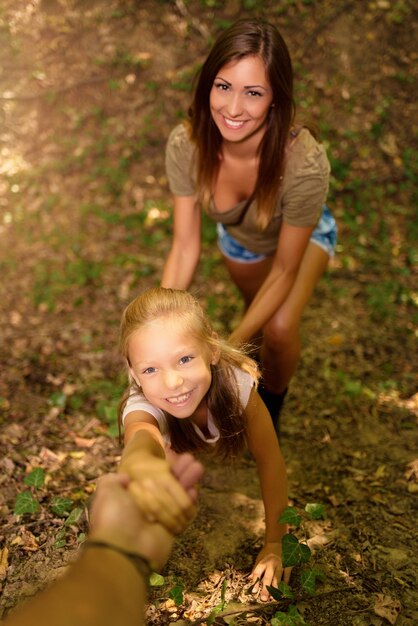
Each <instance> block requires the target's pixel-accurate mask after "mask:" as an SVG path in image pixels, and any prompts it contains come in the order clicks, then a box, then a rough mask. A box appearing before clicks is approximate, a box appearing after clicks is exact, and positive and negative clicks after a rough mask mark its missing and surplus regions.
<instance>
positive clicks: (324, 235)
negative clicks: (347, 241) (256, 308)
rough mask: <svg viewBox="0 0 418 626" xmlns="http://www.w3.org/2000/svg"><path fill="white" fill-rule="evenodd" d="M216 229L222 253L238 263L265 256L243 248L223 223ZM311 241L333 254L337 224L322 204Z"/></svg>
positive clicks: (259, 259)
mask: <svg viewBox="0 0 418 626" xmlns="http://www.w3.org/2000/svg"><path fill="white" fill-rule="evenodd" d="M216 228H217V231H218V247H219V249H220V251H221V252H222V254H223V255H224V256H226V257H228V258H229V259H232V260H233V261H238V263H257V262H258V261H262V260H263V259H265V258H266V257H267V255H266V254H257V253H255V252H251V251H250V250H247V249H246V248H244V247H243V246H242V245H241V244H240V243H238V241H237V240H236V239H234V238H233V237H231V235H230V234H229V233H228V231H227V229H226V228H225V226H224V225H223V224H220V223H218V224H217V225H216ZM310 240H311V241H312V243H314V244H316V245H317V246H319V247H320V248H322V249H323V250H324V251H325V252H326V253H327V254H329V256H334V250H335V245H336V243H337V224H336V222H335V219H334V217H333V215H332V213H331V211H330V210H329V209H328V207H327V205H326V204H324V206H323V207H322V215H321V217H320V219H319V222H318V224H317V225H316V228H315V230H314V231H313V233H312V235H311V239H310Z"/></svg>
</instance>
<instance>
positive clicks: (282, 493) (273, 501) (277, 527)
mask: <svg viewBox="0 0 418 626" xmlns="http://www.w3.org/2000/svg"><path fill="white" fill-rule="evenodd" d="M245 414H246V417H247V420H248V427H247V437H248V447H249V449H250V452H251V453H252V455H253V456H254V459H255V461H256V463H257V469H258V473H259V477H260V486H261V493H262V497H263V502H264V510H265V518H266V535H265V541H264V546H263V548H262V550H261V551H260V553H259V555H258V557H257V561H256V564H255V566H254V569H253V571H252V574H251V579H252V581H253V582H254V583H255V586H254V590H253V591H254V593H257V592H258V591H259V588H260V586H261V599H262V600H268V598H269V592H268V591H267V588H266V587H267V585H271V586H274V587H276V586H277V585H278V583H279V582H280V581H281V580H282V579H284V580H285V582H287V580H288V578H289V576H290V570H284V569H283V566H282V559H281V553H282V544H281V541H282V537H283V535H285V534H286V532H287V526H286V524H279V521H278V519H279V517H280V515H281V513H283V511H284V509H285V508H286V507H287V505H288V489H287V475H286V466H285V463H284V459H283V456H282V453H281V450H280V446H279V442H278V439H277V436H276V433H275V431H274V428H273V423H272V421H271V417H270V415H269V413H268V411H267V409H266V407H265V405H264V403H263V401H262V400H261V398H260V396H259V394H258V392H257V391H256V389H253V390H252V392H251V395H250V399H249V401H248V405H247V407H246V410H245ZM257 581H259V582H257ZM259 583H260V584H259Z"/></svg>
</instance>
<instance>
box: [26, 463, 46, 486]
mask: <svg viewBox="0 0 418 626" xmlns="http://www.w3.org/2000/svg"><path fill="white" fill-rule="evenodd" d="M23 482H24V483H26V484H27V485H29V486H30V487H35V488H36V489H39V487H42V485H43V484H44V483H45V470H44V469H43V468H42V467H35V469H33V470H32V471H31V472H30V473H29V474H28V475H27V476H25V478H24V481H23Z"/></svg>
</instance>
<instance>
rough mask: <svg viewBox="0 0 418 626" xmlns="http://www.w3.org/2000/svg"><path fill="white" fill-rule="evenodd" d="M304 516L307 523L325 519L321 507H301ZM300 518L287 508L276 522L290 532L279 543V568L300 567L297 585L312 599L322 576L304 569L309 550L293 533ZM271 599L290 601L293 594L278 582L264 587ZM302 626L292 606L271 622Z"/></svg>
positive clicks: (297, 526) (316, 571) (318, 571)
mask: <svg viewBox="0 0 418 626" xmlns="http://www.w3.org/2000/svg"><path fill="white" fill-rule="evenodd" d="M305 513H306V514H307V516H308V518H309V519H311V520H318V519H324V518H325V508H324V506H323V505H322V504H318V503H308V504H307V505H306V506H305ZM302 519H303V518H302V515H300V514H299V513H298V511H297V510H296V509H295V508H294V507H291V506H288V507H287V508H286V509H285V510H284V511H283V513H282V514H281V516H280V518H279V522H281V523H282V524H288V526H289V527H290V528H291V532H289V533H287V534H286V535H284V537H283V539H282V565H283V567H296V566H303V567H302V569H301V572H300V583H301V586H302V589H303V590H304V591H306V593H309V594H311V595H313V594H314V593H315V589H316V581H317V579H318V578H321V576H322V572H321V571H320V570H319V569H318V568H316V567H307V566H306V563H308V561H310V559H311V550H310V548H309V546H308V544H307V543H306V540H299V539H298V538H297V536H296V534H295V533H296V531H297V530H298V529H299V527H300V525H301V523H302ZM267 589H268V591H269V592H270V594H271V596H272V597H273V598H274V599H275V600H283V599H285V600H292V599H293V598H294V593H293V591H292V589H291V587H290V586H289V585H287V584H286V583H284V582H281V583H280V584H279V585H278V586H277V587H271V586H268V587H267ZM299 624H305V621H304V620H303V617H302V616H301V615H300V613H299V612H298V610H297V608H296V606H294V605H291V606H289V608H288V610H287V612H283V611H278V612H277V613H276V614H275V615H274V617H273V619H272V621H271V625H272V626H279V625H282V626H298V625H299Z"/></svg>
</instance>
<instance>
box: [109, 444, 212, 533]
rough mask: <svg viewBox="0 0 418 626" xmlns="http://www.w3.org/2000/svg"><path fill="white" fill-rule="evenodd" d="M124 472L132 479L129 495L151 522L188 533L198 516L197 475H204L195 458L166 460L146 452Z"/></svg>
mask: <svg viewBox="0 0 418 626" xmlns="http://www.w3.org/2000/svg"><path fill="white" fill-rule="evenodd" d="M120 471H122V472H125V473H126V474H128V475H129V476H130V478H131V481H130V483H129V487H128V489H129V492H130V494H131V495H132V497H133V498H134V500H135V502H136V504H137V506H138V508H139V509H140V510H141V512H142V514H143V515H144V517H145V518H146V520H147V521H148V522H159V523H160V524H162V525H163V526H165V528H166V529H167V530H168V531H169V532H171V533H172V534H174V535H178V534H180V533H181V532H183V531H184V529H185V528H186V526H187V525H188V524H189V523H190V522H191V520H192V519H193V518H194V516H195V514H196V500H197V490H196V486H195V485H196V482H197V480H196V472H198V473H199V474H200V476H201V475H202V474H203V467H202V466H201V464H200V463H198V462H197V461H195V460H194V459H193V457H192V455H190V454H181V455H176V454H175V453H170V452H168V455H167V458H166V459H163V458H159V457H156V456H154V455H152V454H151V453H148V452H145V451H144V452H142V453H141V454H140V455H138V456H137V458H135V460H132V459H131V460H130V461H129V462H128V463H125V464H123V465H122V466H121V468H120ZM200 476H199V477H200Z"/></svg>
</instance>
